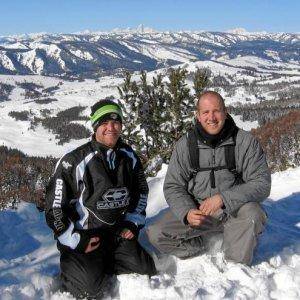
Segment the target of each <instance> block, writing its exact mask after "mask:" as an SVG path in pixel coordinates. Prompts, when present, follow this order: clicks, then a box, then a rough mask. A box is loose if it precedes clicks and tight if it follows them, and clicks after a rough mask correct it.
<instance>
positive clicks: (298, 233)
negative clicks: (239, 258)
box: [140, 193, 300, 264]
mask: <svg viewBox="0 0 300 300" xmlns="http://www.w3.org/2000/svg"><path fill="white" fill-rule="evenodd" d="M263 208H264V210H265V211H266V213H267V215H268V221H267V224H266V226H265V230H264V232H263V233H262V234H261V235H260V236H259V240H258V247H257V249H256V251H255V253H254V259H253V264H259V263H261V262H263V261H268V260H269V259H270V258H271V257H273V256H275V255H277V254H279V253H280V252H282V251H283V249H284V248H286V247H294V246H295V247H297V245H299V244H300V193H293V194H292V195H290V196H288V197H286V198H282V199H280V200H278V201H273V200H269V199H267V200H265V201H264V202H263ZM167 209H168V208H166V209H163V210H161V211H160V212H159V213H158V214H157V215H155V216H153V217H151V218H149V219H147V223H146V227H147V226H149V225H150V224H153V223H155V222H156V220H158V219H159V218H160V216H161V215H162V214H164V213H165V211H166V210H167ZM140 241H141V243H142V244H143V246H144V247H145V248H146V249H147V250H148V251H150V252H156V249H155V248H154V247H153V246H152V245H151V243H150V242H149V240H148V239H147V235H146V234H145V230H143V231H142V234H141V237H140Z"/></svg>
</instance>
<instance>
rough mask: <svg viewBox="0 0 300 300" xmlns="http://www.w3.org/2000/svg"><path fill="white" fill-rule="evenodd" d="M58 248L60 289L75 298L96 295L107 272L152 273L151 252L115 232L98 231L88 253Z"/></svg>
mask: <svg viewBox="0 0 300 300" xmlns="http://www.w3.org/2000/svg"><path fill="white" fill-rule="evenodd" d="M59 249H60V252H61V256H60V268H61V281H62V290H65V291H68V292H70V293H71V294H72V295H73V296H75V297H76V298H88V299H97V298H100V297H101V294H102V289H103V283H104V280H103V279H104V278H105V277H106V276H107V275H112V274H117V275H118V274H128V273H139V274H147V275H149V276H151V275H154V274H155V273H156V269H155V265H154V262H153V260H152V258H151V256H150V255H149V254H148V253H147V252H146V251H145V250H144V249H143V248H142V247H141V245H140V244H139V243H138V241H137V239H136V238H134V239H132V240H127V239H123V238H121V237H120V236H119V234H118V233H112V232H110V234H109V235H100V246H99V247H98V248H97V249H96V250H94V251H92V252H90V253H78V252H75V251H73V250H71V249H68V248H65V247H59Z"/></svg>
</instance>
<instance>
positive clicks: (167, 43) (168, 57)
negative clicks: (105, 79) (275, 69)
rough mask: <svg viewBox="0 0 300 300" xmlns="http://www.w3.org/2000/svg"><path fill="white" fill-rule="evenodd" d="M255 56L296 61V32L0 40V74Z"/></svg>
mask: <svg viewBox="0 0 300 300" xmlns="http://www.w3.org/2000/svg"><path fill="white" fill-rule="evenodd" d="M244 56H255V57H257V58H260V59H264V60H268V61H270V62H283V63H293V64H296V65H298V66H299V63H300V34H296V33H295V34H292V33H265V32H262V33H248V32H245V31H243V30H232V31H231V32H203V31H179V32H157V31H154V30H151V29H147V28H146V29H144V28H143V27H140V28H138V29H137V30H115V31H112V32H95V33H90V32H84V33H77V34H46V33H41V34H30V35H22V36H8V37H0V74H20V75H29V74H31V75H32V74H40V75H50V76H84V77H94V76H95V75H96V74H97V75H103V74H106V75H107V74H116V73H118V72H120V70H122V69H128V70H131V71H139V70H148V71H149V70H155V69H158V68H162V67H168V66H174V65H178V64H182V63H187V62H193V61H208V60H209V61H219V60H223V59H224V58H226V59H234V58H238V57H244Z"/></svg>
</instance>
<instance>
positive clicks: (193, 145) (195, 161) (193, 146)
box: [187, 129, 200, 177]
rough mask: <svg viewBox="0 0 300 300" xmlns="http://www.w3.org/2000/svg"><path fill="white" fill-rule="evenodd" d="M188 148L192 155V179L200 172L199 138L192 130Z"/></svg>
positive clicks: (189, 133) (189, 134) (189, 135)
mask: <svg viewBox="0 0 300 300" xmlns="http://www.w3.org/2000/svg"><path fill="white" fill-rule="evenodd" d="M187 140H188V148H189V155H190V164H191V167H192V169H193V170H192V174H191V177H193V176H194V175H196V174H197V173H198V172H199V166H200V165H199V148H198V138H197V135H196V132H195V130H193V129H191V130H190V131H189V132H188V139H187Z"/></svg>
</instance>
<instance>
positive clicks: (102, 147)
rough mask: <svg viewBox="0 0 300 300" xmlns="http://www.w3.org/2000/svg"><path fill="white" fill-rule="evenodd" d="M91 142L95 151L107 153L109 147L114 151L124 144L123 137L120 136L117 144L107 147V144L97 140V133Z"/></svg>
mask: <svg viewBox="0 0 300 300" xmlns="http://www.w3.org/2000/svg"><path fill="white" fill-rule="evenodd" d="M91 144H92V148H93V150H94V151H98V152H101V153H106V152H107V151H108V150H109V149H112V150H114V151H117V150H118V149H120V148H121V147H122V145H123V142H122V139H121V138H119V139H118V141H117V143H116V145H115V146H114V147H113V148H110V147H107V146H106V145H104V144H102V143H99V142H98V141H97V140H96V137H95V134H93V135H92V140H91Z"/></svg>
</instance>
